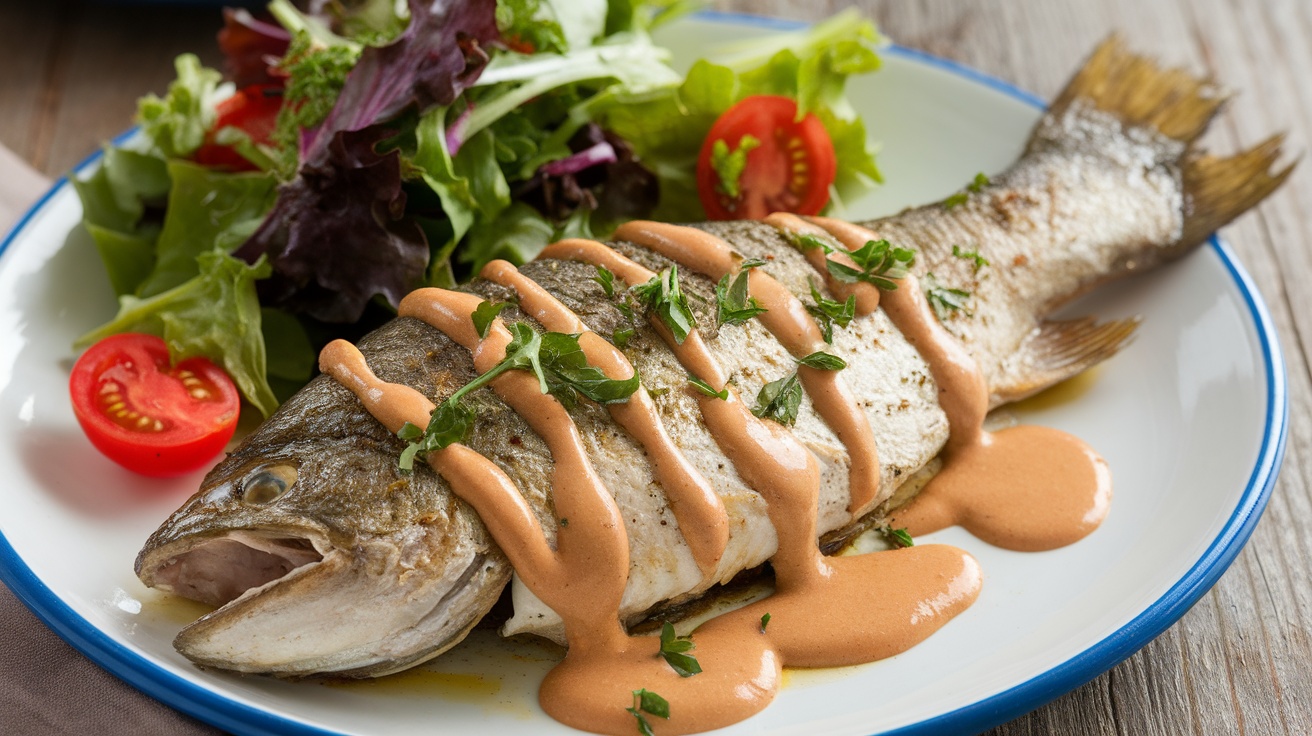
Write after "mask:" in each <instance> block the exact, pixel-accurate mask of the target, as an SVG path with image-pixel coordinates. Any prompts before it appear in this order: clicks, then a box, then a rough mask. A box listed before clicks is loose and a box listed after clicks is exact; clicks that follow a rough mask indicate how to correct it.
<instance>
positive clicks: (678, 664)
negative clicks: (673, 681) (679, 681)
mask: <svg viewBox="0 0 1312 736" xmlns="http://www.w3.org/2000/svg"><path fill="white" fill-rule="evenodd" d="M693 646H694V645H693V643H692V637H690V636H675V635H674V625H673V624H671V623H670V622H669V621H666V622H665V625H664V626H661V656H662V657H664V658H665V661H666V662H667V663H668V664H669V665H670V667H673V668H674V671H675V672H678V673H679V677H692V676H693V675H695V674H697V673H698V672H701V671H702V666H701V665H700V664H698V662H697V658H696V657H694V656H692V655H691V654H688V652H690V651H692V648H693Z"/></svg>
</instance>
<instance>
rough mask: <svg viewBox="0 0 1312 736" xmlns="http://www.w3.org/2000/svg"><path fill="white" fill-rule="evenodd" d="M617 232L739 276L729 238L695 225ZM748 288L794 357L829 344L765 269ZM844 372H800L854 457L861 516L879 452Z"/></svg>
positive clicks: (853, 504)
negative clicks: (719, 236) (718, 236)
mask: <svg viewBox="0 0 1312 736" xmlns="http://www.w3.org/2000/svg"><path fill="white" fill-rule="evenodd" d="M615 237H616V238H618V239H620V240H628V241H630V242H633V243H637V244H638V245H641V246H643V247H645V248H648V249H650V250H652V251H655V252H656V253H660V254H661V255H663V256H665V257H666V258H669V259H670V260H672V261H674V262H676V263H678V264H679V265H681V266H685V267H687V268H689V269H692V270H694V271H697V272H698V273H701V274H703V275H705V276H709V277H711V278H712V279H716V280H719V279H720V278H722V277H723V276H726V275H736V274H737V273H738V265H739V264H740V263H741V262H742V261H743V258H742V256H740V255H738V254H737V253H735V252H734V250H733V248H731V247H729V244H728V243H726V242H724V241H723V240H721V239H719V238H717V237H715V236H714V235H711V234H710V233H707V232H703V231H701V230H697V229H694V228H690V227H682V226H679V225H667V224H665V223H659V222H645V221H635V222H629V223H626V224H624V225H621V226H620V227H619V229H618V230H616V231H615ZM747 291H748V294H750V295H751V296H752V297H753V298H755V299H756V300H757V301H758V302H759V303H760V305H761V306H762V307H764V308H765V309H766V310H767V311H765V312H764V313H762V314H760V315H758V316H757V319H759V320H760V321H761V324H762V325H764V326H765V328H766V329H767V330H769V331H770V334H772V335H774V337H775V339H776V340H778V341H779V344H781V345H783V347H784V349H785V350H787V351H788V352H789V353H790V354H792V356H793V357H794V358H804V357H806V356H807V355H810V354H812V353H816V352H822V351H826V350H827V349H828V348H829V346H828V345H827V344H826V343H825V340H824V336H823V333H821V332H820V327H819V326H818V325H817V324H816V322H815V319H814V318H812V317H811V315H810V314H809V313H808V312H807V311H806V306H805V305H803V304H802V302H801V300H799V299H798V298H797V297H796V296H793V293H792V292H791V291H789V290H788V289H786V288H784V286H783V284H780V283H779V282H778V281H776V280H775V279H774V278H772V277H771V276H770V275H769V274H768V273H766V272H765V271H764V270H762V268H754V269H752V270H751V271H749V272H748V274H747ZM840 373H841V371H829V370H822V369H819V368H811V367H809V366H799V367H798V369H797V377H798V379H800V380H801V382H802V387H803V388H804V389H805V390H806V393H807V395H809V396H810V397H811V402H812V404H813V405H814V406H815V410H816V413H817V414H819V415H820V417H821V418H822V419H824V420H825V423H826V424H827V425H829V428H830V429H832V430H833V432H834V434H836V435H838V440H839V441H840V442H842V443H843V446H844V447H846V448H847V454H848V457H849V458H850V459H851V467H850V468H849V469H848V473H849V481H848V492H849V501H848V506H847V510H848V512H849V513H851V514H852V516H853V517H858V516H861V515H862V514H863V513H864V512H865V511H867V510H868V507H869V506H870V505H871V504H872V503H873V502H874V501H875V497H876V495H877V494H878V493H879V453H878V450H877V449H876V447H875V433H874V431H873V430H871V428H870V421H869V420H868V419H867V418H866V415H865V412H863V411H862V410H861V407H860V406H859V405H858V404H857V401H856V398H855V397H853V396H852V392H851V390H849V389H848V387H847V383H846V382H844V381H843V379H842V376H841V375H840Z"/></svg>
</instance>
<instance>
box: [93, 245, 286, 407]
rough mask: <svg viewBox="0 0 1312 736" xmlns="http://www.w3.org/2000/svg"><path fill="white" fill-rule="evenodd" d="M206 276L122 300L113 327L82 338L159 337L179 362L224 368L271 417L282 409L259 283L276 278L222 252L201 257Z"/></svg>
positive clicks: (263, 265)
mask: <svg viewBox="0 0 1312 736" xmlns="http://www.w3.org/2000/svg"><path fill="white" fill-rule="evenodd" d="M197 263H198V265H199V268H200V272H199V273H198V274H197V275H196V276H195V277H193V278H192V279H190V280H189V281H186V282H184V283H182V284H179V285H178V286H175V287H173V288H172V289H169V290H168V291H165V292H163V293H160V294H157V295H155V296H153V297H150V298H148V299H141V298H138V297H135V296H131V295H124V296H121V297H119V311H118V316H116V317H115V318H114V319H113V320H112V321H111V322H109V323H108V324H106V325H103V326H101V327H99V328H97V329H95V330H92V331H91V332H88V333H87V334H85V335H83V336H82V337H80V338H78V341H77V344H78V345H79V346H84V345H89V344H91V343H93V342H95V341H96V340H100V339H102V338H104V337H108V336H109V335H113V334H117V333H120V332H144V333H148V334H152V335H159V336H160V337H162V338H163V339H164V342H165V343H167V344H168V347H169V356H170V358H172V360H173V361H174V362H177V361H181V360H186V359H187V358H191V357H195V356H202V357H205V358H209V359H210V360H212V361H214V362H215V363H216V364H218V365H220V366H222V368H223V369H224V370H225V371H226V372H227V374H228V376H229V377H230V378H232V380H233V383H235V384H237V388H238V390H240V391H241V394H242V396H244V397H246V400H247V401H249V402H250V403H251V404H252V405H253V406H254V407H255V408H256V409H258V410H259V411H260V413H262V414H263V415H265V416H266V417H267V416H268V415H269V414H270V413H271V412H272V411H273V410H274V409H275V408H276V407H277V406H278V399H277V398H276V397H275V396H274V393H273V390H272V389H271V388H270V387H269V382H268V379H267V376H266V369H267V360H266V357H265V350H264V335H263V332H262V331H261V311H260V303H259V299H258V298H257V297H256V295H255V281H256V280H257V279H261V278H265V277H267V276H268V275H269V274H270V273H271V269H270V267H269V264H268V263H266V262H265V261H264V260H263V259H261V260H260V261H258V262H257V263H256V264H255V265H254V266H251V265H248V264H247V263H245V262H244V261H240V260H238V259H236V258H233V257H231V256H229V255H228V254H227V253H224V252H222V251H219V250H213V251H209V252H207V253H202V254H201V255H200V256H199V257H198V258H197Z"/></svg>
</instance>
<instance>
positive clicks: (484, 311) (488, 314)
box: [470, 302, 510, 337]
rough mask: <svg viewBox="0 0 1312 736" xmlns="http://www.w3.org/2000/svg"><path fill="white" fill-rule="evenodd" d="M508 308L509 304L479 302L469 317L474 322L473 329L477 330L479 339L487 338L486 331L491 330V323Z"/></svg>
mask: <svg viewBox="0 0 1312 736" xmlns="http://www.w3.org/2000/svg"><path fill="white" fill-rule="evenodd" d="M508 306H510V302H479V303H478V306H477V307H476V308H475V309H474V313H473V314H472V315H470V319H472V320H474V329H475V330H478V336H479V337H487V331H488V330H490V329H492V321H493V320H495V319H496V318H497V315H498V314H501V310H503V309H505V308H506V307H508Z"/></svg>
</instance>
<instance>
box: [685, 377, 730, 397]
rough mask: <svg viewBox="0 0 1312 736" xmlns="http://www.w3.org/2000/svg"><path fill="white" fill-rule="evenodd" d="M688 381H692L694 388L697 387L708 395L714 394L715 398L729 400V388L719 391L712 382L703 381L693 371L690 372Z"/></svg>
mask: <svg viewBox="0 0 1312 736" xmlns="http://www.w3.org/2000/svg"><path fill="white" fill-rule="evenodd" d="M688 383H691V384H692V386H693V388H695V389H697V390H698V391H700V392H701V393H702V394H704V395H706V396H714V397H715V398H717V399H720V400H721V401H728V400H729V389H728V388H722V389H720V390H719V391H716V390H715V388H714V387H713V386H711V384H709V383H707V382H705V381H703V380H702V379H700V378H698V377H697V376H694V375H693V374H691V373H689V374H688Z"/></svg>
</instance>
